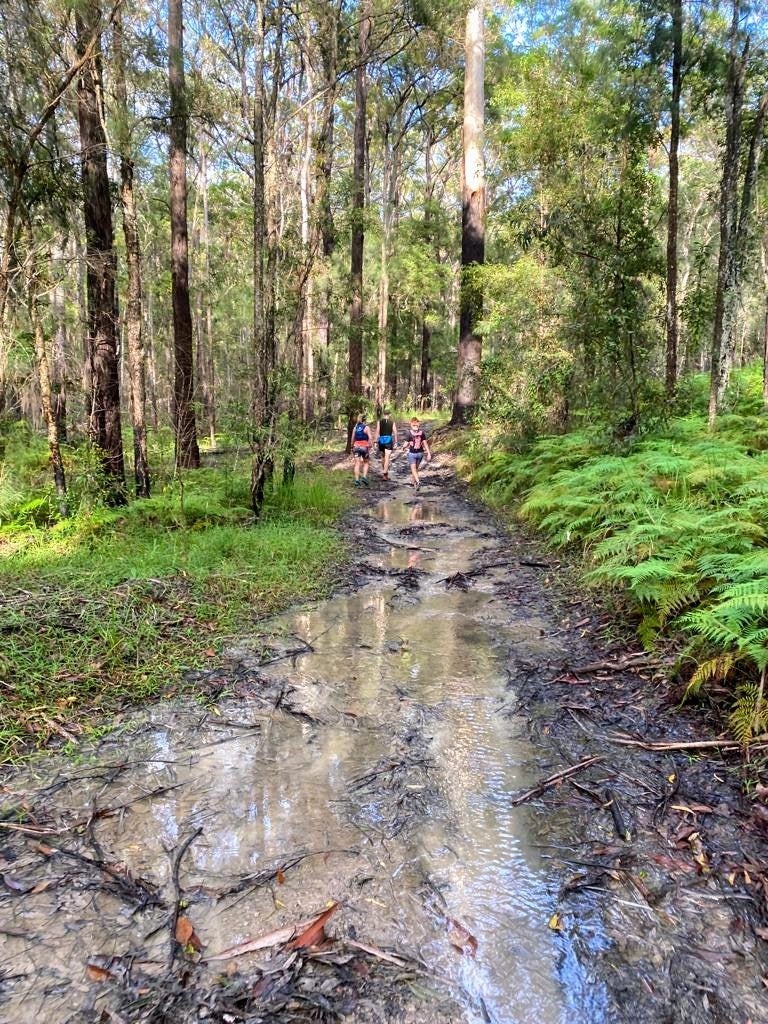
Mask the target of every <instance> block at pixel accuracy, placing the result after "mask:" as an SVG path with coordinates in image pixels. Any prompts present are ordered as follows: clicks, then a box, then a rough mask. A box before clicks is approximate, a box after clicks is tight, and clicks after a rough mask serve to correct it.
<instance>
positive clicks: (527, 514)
mask: <svg viewBox="0 0 768 1024" xmlns="http://www.w3.org/2000/svg"><path fill="white" fill-rule="evenodd" d="M736 385H737V388H738V395H737V397H736V399H735V400H734V403H733V406H732V411H731V412H730V413H729V414H728V415H725V416H723V417H721V419H720V421H719V423H718V425H717V429H716V430H715V431H714V432H713V433H710V432H709V431H708V429H707V423H706V417H705V415H704V413H703V410H702V411H698V409H697V408H696V406H697V402H696V401H693V402H692V405H693V407H694V411H693V412H692V413H691V414H689V415H687V416H681V417H678V418H675V419H672V420H670V421H668V422H667V423H666V424H665V425H664V426H662V427H659V428H658V429H657V430H656V431H654V432H653V433H650V434H648V435H645V436H642V437H639V438H635V439H633V440H632V441H630V442H623V443H622V444H617V443H616V442H615V441H613V440H611V439H610V438H608V437H606V436H605V435H603V434H601V433H600V432H599V431H598V430H585V431H580V432H577V433H571V434H565V435H562V436H557V437H547V438H543V439H540V440H539V441H537V442H535V443H534V444H533V445H531V446H530V447H527V448H525V449H523V450H518V451H505V450H502V449H498V448H497V449H496V450H494V451H488V450H483V449H482V448H479V447H477V446H475V447H474V448H473V447H472V445H470V446H469V447H468V449H467V455H466V460H467V467H468V473H469V476H470V478H471V480H472V482H473V483H474V484H475V485H476V486H477V487H478V488H479V490H480V492H481V494H482V495H483V497H484V498H485V499H486V500H487V501H489V503H491V504H492V505H494V506H495V507H497V508H500V509H502V510H506V511H507V512H509V513H510V514H514V515H516V516H518V517H519V518H520V519H522V520H523V521H525V522H527V523H529V524H531V525H532V526H533V527H535V528H536V529H537V530H538V531H539V532H540V533H541V534H542V535H543V536H544V537H545V538H546V540H547V541H548V542H549V543H550V544H552V545H553V546H556V547H562V548H570V549H572V550H574V551H576V552H578V553H579V554H580V556H581V558H582V559H583V564H584V568H585V579H586V581H587V582H588V583H591V584H593V585H596V586H599V587H600V588H601V589H602V590H605V588H610V589H612V590H614V591H615V592H616V593H619V594H621V595H623V596H624V598H625V599H626V601H627V602H628V603H629V605H630V606H631V609H632V612H633V613H634V614H635V616H636V618H637V624H638V631H639V634H640V636H641V638H642V640H643V641H644V642H645V643H646V645H648V646H649V647H650V646H653V645H654V644H657V643H659V642H662V641H664V640H669V639H672V638H674V639H675V640H677V641H682V649H683V655H682V657H681V662H680V667H681V671H682V672H683V673H684V675H685V677H686V679H687V682H688V694H689V695H695V694H698V693H699V692H700V691H702V690H709V692H710V693H711V694H714V695H715V696H717V697H720V698H723V697H724V698H726V699H727V701H728V703H729V706H730V707H729V714H730V726H731V729H732V731H733V732H734V734H735V735H736V736H737V737H738V738H739V739H740V740H742V741H743V742H745V743H746V742H748V741H749V740H750V739H751V738H752V737H754V736H755V735H758V734H761V733H764V732H766V731H768V692H766V691H767V689H768V688H766V686H765V678H766V666H768V417H766V416H765V415H764V414H763V413H762V411H761V399H760V381H759V378H758V375H757V374H755V373H750V372H747V373H744V374H741V375H740V376H739V377H737V380H736ZM702 386H703V384H702V382H695V384H694V388H695V387H698V388H699V389H700V388H701V387H702ZM694 398H695V395H694Z"/></svg>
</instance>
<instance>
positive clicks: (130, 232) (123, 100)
mask: <svg viewBox="0 0 768 1024" xmlns="http://www.w3.org/2000/svg"><path fill="white" fill-rule="evenodd" d="M113 48H114V69H115V100H116V104H117V110H116V114H117V137H118V148H119V151H120V205H121V206H122V210H123V235H124V237H125V262H126V269H127V274H128V299H127V302H126V305H125V319H126V333H127V336H128V376H129V380H130V384H131V387H130V394H131V425H132V427H133V475H134V481H135V486H136V497H137V498H148V497H149V494H150V475H149V456H148V453H147V424H146V404H147V387H146V361H145V353H144V336H143V324H142V317H143V300H142V283H141V243H140V241H139V225H138V218H137V216H136V196H135V192H134V184H133V181H134V162H133V153H132V146H131V133H130V127H129V119H128V118H129V115H128V90H127V86H126V79H125V41H124V37H123V19H122V14H120V13H119V12H118V14H117V15H116V16H115V22H114V31H113Z"/></svg>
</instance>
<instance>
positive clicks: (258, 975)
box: [0, 468, 768, 1024]
mask: <svg viewBox="0 0 768 1024" xmlns="http://www.w3.org/2000/svg"><path fill="white" fill-rule="evenodd" d="M400 472H401V474H402V475H401V476H400V477H399V480H397V479H396V480H395V481H394V482H393V483H391V484H389V485H388V486H387V485H384V484H381V483H378V482H376V481H374V485H373V487H372V488H371V490H370V492H366V493H365V496H364V500H365V502H366V504H365V507H364V508H363V509H361V510H360V511H359V512H358V513H356V514H355V515H354V516H353V517H352V518H351V520H350V525H349V530H350V532H351V536H352V538H353V542H354V544H355V546H356V548H357V550H358V553H359V562H358V569H357V578H356V583H355V585H354V586H353V587H350V588H349V590H348V592H345V593H340V594H339V595H337V596H336V597H335V598H333V599H331V600H329V601H324V602H322V603H319V604H316V605H313V606H311V607H308V608H304V609H300V610H298V611H293V612H290V613H287V614H284V615H281V616H279V617H277V618H275V619H272V620H270V621H269V622H265V623H263V625H262V628H261V629H260V631H259V634H258V635H255V636H251V637H246V638H243V639H242V640H241V641H239V642H238V643H236V644H233V645H232V646H231V648H230V649H229V650H227V651H226V652H224V656H223V657H222V660H221V663H220V664H219V665H217V666H216V667H215V668H212V669H211V670H210V671H208V672H205V673H197V674H196V676H195V681H196V683H197V685H198V687H199V689H200V693H201V695H202V696H203V698H204V700H201V702H193V701H174V702H168V703H165V704H162V705H157V706H155V707H153V708H151V709H149V710H145V711H143V712H141V713H136V714H131V715H128V716H126V718H125V720H124V721H123V722H122V723H121V725H120V728H119V730H118V731H116V732H115V733H113V734H112V735H110V736H109V737H107V738H106V739H104V740H103V741H102V742H101V743H99V744H98V745H96V746H95V747H93V748H92V749H84V750H83V751H82V752H81V754H80V756H79V758H78V760H77V762H73V761H72V760H71V759H70V760H65V759H63V758H59V757H56V756H53V757H49V758H47V759H46V760H44V761H41V762H39V763H38V764H37V765H36V767H33V768H31V769H27V770H25V771H24V772H21V773H18V774H16V775H13V776H11V777H9V778H7V779H6V782H5V787H4V794H3V812H2V820H0V824H2V826H3V829H2V836H0V844H1V845H0V871H2V881H3V886H2V890H0V899H2V907H3V914H2V923H1V924H0V932H1V933H2V954H0V972H1V973H0V1021H2V1022H6V1021H7V1022H9V1024H10V1022H14V1024H16V1022H18V1024H26V1022H27V1021H33V1020H35V1021H36V1020H38V1019H42V1020H45V1021H51V1022H59V1021H61V1022H64V1021H78V1022H79V1021H82V1022H85V1021H116V1022H117V1021H138V1020H151V1021H169V1022H170V1021H178V1022H184V1021H193V1020H216V1021H230V1020H231V1021H240V1020H247V1021H253V1022H256V1021H262V1020H264V1021H268V1020H269V1021H294V1020H296V1021H304V1020H307V1021H308V1020H336V1019H345V1020H350V1021H394V1020H397V1021H414V1022H416V1021H423V1022H427V1024H429V1022H435V1024H437V1022H443V1021H444V1022H446V1024H447V1022H459V1021H467V1022H476V1021H477V1022H479V1021H483V1022H485V1021H494V1022H498V1024H528V1022H534V1021H535V1022H537V1024H566V1022H569V1024H570V1022H573V1024H600V1022H612V1021H625V1020H626V1021H630V1020H632V1021H637V1020H642V1021H649V1022H650V1021H659V1022H662V1021H670V1022H672V1021H680V1022H682V1021H686V1022H688V1021H690V1022H697V1021H702V1022H704V1021H713V1022H714V1021H716V1022H721V1021H722V1022H725V1021H726V1020H727V1021H743V1022H744V1024H746V1022H747V1021H748V1020H750V1019H751V1020H752V1021H753V1022H754V1024H758V1022H760V1021H763V1020H766V1019H768V1018H766V1015H765V1011H764V1007H763V1003H764V1000H763V997H762V992H764V991H765V989H764V988H763V987H762V975H763V974H764V973H766V972H765V971H764V970H763V969H762V966H761V960H760V956H761V953H762V950H761V948H760V941H759V939H758V938H757V937H756V936H755V933H754V929H753V924H754V922H753V923H752V924H750V923H749V920H748V919H747V918H745V917H744V916H743V915H742V914H741V911H742V910H743V909H744V910H746V909H749V910H751V909H752V908H751V907H750V908H747V906H746V903H747V901H746V900H744V899H742V897H743V896H749V892H748V891H744V890H743V887H742V889H739V888H738V886H732V887H731V888H732V891H731V892H730V893H729V894H725V895H724V893H723V886H724V884H726V883H724V882H723V880H722V878H721V875H720V874H719V873H717V872H715V871H713V870H712V865H711V864H710V863H709V862H708V861H707V860H706V851H703V852H702V851H701V850H700V849H699V848H698V847H697V846H696V843H697V839H696V838H695V837H694V838H693V839H692V836H693V835H694V832H696V828H693V829H690V830H689V831H688V833H687V835H684V836H683V838H682V839H680V836H681V835H682V833H681V832H680V830H679V824H680V819H681V817H682V812H678V811H673V810H672V809H671V807H672V806H673V798H672V785H671V784H667V785H666V788H665V774H664V772H665V771H667V762H668V761H669V759H667V761H665V762H661V767H660V768H658V767H657V766H656V765H654V764H652V763H651V762H642V763H639V766H638V763H637V762H636V761H634V760H633V759H634V758H635V757H636V755H635V753H634V752H628V751H626V750H621V749H618V750H617V748H615V747H610V746H608V745H606V743H605V741H604V740H601V739H600V737H599V736H598V735H597V734H596V733H595V730H594V729H593V723H589V722H588V721H587V720H586V719H585V718H583V719H580V718H579V712H578V711H573V710H570V711H569V714H570V716H571V718H573V717H574V716H575V720H576V722H577V724H578V728H576V726H574V728H573V730H569V729H566V728H563V727H561V724H560V723H561V716H562V711H563V705H564V704H568V703H570V705H571V706H573V705H575V704H578V703H579V702H580V701H581V702H582V705H583V706H586V704H585V702H587V701H588V694H586V695H585V693H584V691H583V689H582V691H581V692H579V690H578V688H577V687H576V686H570V684H567V683H560V684H554V683H552V680H553V679H556V678H558V676H562V675H563V673H564V672H565V673H567V672H568V670H569V668H568V667H569V666H570V665H571V664H572V663H573V661H574V658H578V657H579V655H583V656H587V655H588V654H589V653H590V650H591V649H590V648H589V644H588V641H586V640H585V639H584V632H583V629H582V630H581V631H579V629H577V628H574V627H573V626H572V625H571V623H573V622H574V616H573V615H571V613H570V612H569V611H568V609H567V608H564V606H563V603H562V600H555V599H554V598H553V595H550V594H548V592H547V586H546V584H545V580H546V572H547V569H546V565H545V563H544V562H542V561H540V560H537V558H536V557H535V556H533V555H531V553H530V551H529V550H528V549H527V547H526V545H525V543H524V542H523V541H522V540H520V539H515V538H512V539H510V538H508V537H507V536H506V535H505V534H504V533H503V531H501V530H500V529H499V527H498V526H497V525H496V524H495V523H494V521H493V520H492V519H491V518H490V517H489V516H487V515H486V514H484V513H483V512H482V511H480V510H479V509H478V508H477V507H476V506H474V505H473V504H472V503H471V502H470V501H469V500H468V499H467V497H466V496H465V495H464V494H463V493H462V492H461V491H460V490H458V489H456V488H455V487H454V486H453V485H452V484H451V479H450V474H449V472H448V471H447V470H443V471H442V472H441V471H439V470H437V471H435V470H432V471H430V472H429V473H428V474H426V475H425V476H426V479H425V483H424V485H423V488H422V491H421V492H419V493H414V492H413V491H412V490H411V489H410V488H408V487H406V486H404V480H405V475H404V470H402V468H401V469H400ZM539 558H540V556H539ZM577 625H578V623H577ZM591 653H592V654H594V652H593V651H592V652H591ZM574 678H576V677H574ZM544 683H546V684H547V687H546V688H545V686H544ZM556 686H559V687H560V689H561V690H563V691H564V692H566V693H567V692H568V690H569V687H570V689H571V690H572V691H573V692H575V693H578V697H573V696H572V695H571V696H569V697H568V698H565V697H563V696H560V697H559V700H558V709H557V713H555V711H554V710H553V706H552V704H551V703H548V701H547V699H546V698H547V695H548V694H549V693H550V692H551V693H552V694H553V695H554V693H555V688H556ZM598 688H599V687H598ZM628 703H629V702H628ZM566 710H568V709H566ZM582 714H584V715H585V714H586V713H585V712H582ZM569 721H570V719H569ZM587 755H597V756H600V758H601V760H600V761H599V762H596V763H594V764H592V765H591V766H589V767H587V768H586V769H585V770H584V771H583V772H580V773H578V774H576V775H575V776H574V777H573V778H574V782H576V783H578V784H580V785H581V786H582V789H581V790H579V789H577V788H576V787H575V786H573V785H572V784H571V783H563V784H562V785H560V786H558V787H557V788H556V789H548V790H545V791H544V793H543V795H542V796H541V797H540V798H537V799H536V800H535V801H533V802H524V803H522V804H520V805H515V803H514V799H513V798H514V797H515V795H519V794H521V793H522V792H524V791H525V790H526V789H528V788H529V787H532V786H534V785H535V784H536V783H537V782H539V781H540V780H541V779H543V778H545V777H547V776H549V775H551V774H552V773H555V772H558V771H560V770H563V769H567V768H568V766H569V765H574V764H576V762H577V761H579V760H580V759H581V758H582V757H584V756H587ZM673 770H674V771H677V770H678V769H676V768H674V765H673V767H672V768H671V769H669V771H668V774H669V773H671V772H672V771H673ZM628 779H629V780H630V781H627V780H628ZM608 786H610V787H613V790H612V791H611V792H612V793H613V792H614V791H615V793H614V795H615V797H616V803H617V806H619V805H621V813H622V814H623V815H624V818H625V819H626V824H627V828H628V830H629V832H630V833H631V836H630V839H629V840H627V839H626V838H623V839H619V838H618V836H617V825H616V822H615V820H614V818H613V817H612V815H611V814H610V813H608V810H607V809H606V800H605V796H606V794H605V789H606V787H608ZM633 786H634V788H633ZM564 794H567V795H568V799H563V796H564ZM626 794H630V795H631V797H632V802H631V804H629V805H627V797H626ZM666 796H669V797H670V799H665V798H666ZM595 797H596V799H595ZM686 799H687V800H688V801H689V802H691V801H690V798H689V797H686V794H685V793H684V792H680V791H679V787H678V790H675V792H674V801H679V802H681V803H685V802H686ZM659 801H661V802H662V806H661V808H659V806H658V805H659ZM699 806H703V805H702V804H701V801H699ZM689 810H690V815H692V817H691V818H690V819H688V818H684V819H683V820H684V821H689V820H690V821H692V822H694V823H698V819H697V818H696V815H697V814H700V812H698V811H696V810H695V809H694V808H693V807H691V808H689ZM654 815H655V817H654ZM700 831H701V830H700V829H699V832H700ZM680 842H682V843H684V844H685V845H684V849H682V850H681V848H679V846H677V845H675V844H676V843H677V844H679V843H680ZM660 851H663V852H662V853H660ZM697 854H701V855H702V856H703V857H704V863H702V862H701V857H700V858H699V861H697V860H696V857H697ZM654 856H655V857H656V858H657V859H656V860H654V859H653V858H654ZM659 857H661V860H659ZM664 858H666V859H664ZM681 864H682V865H683V867H681V866H680V865H681ZM334 901H338V903H339V907H338V908H337V910H336V911H335V913H334V914H333V916H332V918H331V919H330V921H329V922H328V924H327V926H326V929H325V930H326V933H327V935H328V936H330V937H331V938H332V939H333V940H334V941H333V942H328V943H326V944H322V942H321V941H320V940H321V939H322V936H321V935H320V938H319V939H318V936H314V937H313V941H312V942H311V943H308V946H309V948H306V949H305V948H292V945H291V943H292V942H293V943H294V944H295V942H296V941H297V940H296V937H297V936H301V935H302V934H303V932H304V926H306V924H307V922H308V921H309V919H311V918H312V916H313V915H316V914H318V913H320V912H321V911H323V910H324V908H326V907H328V906H329V904H331V903H332V902H334ZM296 922H303V925H302V926H297V927H294V928H292V929H291V928H289V929H288V931H287V932H286V933H285V934H282V935H279V936H275V941H274V942H269V941H265V943H264V944H263V948H260V949H258V950H253V951H250V952H247V953H243V954H242V955H231V952H230V951H231V950H232V948H233V947H238V946H239V945H241V944H244V943H248V942H249V941H250V940H253V939H256V938H259V937H261V936H264V935H265V934H266V933H269V932H271V931H273V930H276V929H280V928H282V927H283V926H285V925H294V924H295V923H296ZM177 940H178V941H177ZM235 952H237V950H236V951H235ZM220 954H224V955H223V957H221V958H219V955H220ZM726 1010H727V1014H726Z"/></svg>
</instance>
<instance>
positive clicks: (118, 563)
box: [0, 467, 349, 759]
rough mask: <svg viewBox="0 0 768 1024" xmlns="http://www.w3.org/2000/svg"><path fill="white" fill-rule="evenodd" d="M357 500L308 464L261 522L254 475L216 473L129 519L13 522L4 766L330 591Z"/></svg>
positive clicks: (5, 569)
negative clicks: (342, 526)
mask: <svg viewBox="0 0 768 1024" xmlns="http://www.w3.org/2000/svg"><path fill="white" fill-rule="evenodd" d="M348 494H349V488H348V482H347V481H345V480H340V479H338V478H337V477H333V476H332V475H331V474H328V473H324V472H322V471H317V470H312V469H311V468H309V467H307V468H305V469H302V470H301V471H300V472H299V474H298V475H297V477H296V479H295V481H294V484H293V486H292V487H290V488H287V487H283V486H276V487H275V488H274V490H273V491H272V492H271V493H270V495H269V499H268V502H267V506H266V508H265V510H264V515H263V517H262V519H261V521H260V522H258V523H256V524H254V522H253V517H252V515H251V511H250V508H249V507H248V505H247V497H248V478H247V475H246V474H244V473H239V474H233V473H232V472H231V471H230V470H229V469H227V468H222V469H214V470H211V469H207V470H201V471H200V472H199V473H189V474H187V475H186V479H185V481H184V487H183V491H182V490H181V488H180V487H179V485H178V482H174V481H170V482H169V484H168V485H167V486H166V487H165V488H164V489H163V490H162V491H159V492H158V493H157V495H156V496H154V497H153V498H151V499H149V500H148V501H136V502H132V503H131V504H130V505H128V506H127V507H126V508H123V509H106V508H104V507H102V506H96V507H94V508H92V509H90V510H88V511H81V512H80V513H78V514H77V515H75V516H73V517H71V518H70V519H67V520H62V521H60V522H57V523H54V524H52V525H48V526H40V525H34V524H33V525H30V526H29V527H28V528H27V529H26V530H21V529H20V528H19V525H18V524H15V527H14V529H13V530H12V531H11V532H10V534H8V536H7V540H6V543H5V544H0V600H1V601H2V608H3V610H2V615H1V616H0V628H1V629H2V635H3V644H2V649H1V650H0V687H1V688H2V690H1V693H2V703H1V704H0V758H4V759H8V758H10V757H13V756H15V755H16V754H18V752H19V751H21V750H22V749H24V748H25V746H26V745H27V744H28V742H29V740H30V739H36V740H38V741H42V740H45V739H47V738H48V737H50V736H52V735H55V734H57V733H58V734H59V735H62V733H61V731H60V730H61V729H63V730H65V731H66V730H67V729H71V728H73V726H72V724H71V723H72V722H73V721H74V720H77V721H84V720H87V719H88V718H89V717H91V716H93V715H94V714H96V713H99V712H109V711H110V710H113V709H114V708H115V707H116V706H117V705H118V703H119V702H120V701H122V700H124V699H126V698H128V699H130V700H136V699H143V698H146V697H149V696H154V695H157V694H160V693H163V692H166V691H167V690H168V689H169V688H170V687H178V686H179V685H180V682H181V674H182V672H183V671H184V670H185V669H189V668H193V667H199V666H201V665H204V664H206V663H208V662H210V659H211V658H212V657H215V655H216V653H217V651H218V650H219V649H220V647H221V645H222V643H223V641H224V640H225V638H227V637H232V636H235V635H237V634H238V632H245V631H248V630H249V629H251V628H253V626H254V624H255V623H256V622H257V621H258V620H259V619H260V618H261V617H263V616H264V615H266V614H269V613H271V612H274V611H276V610H278V609H279V608H282V607H285V606H286V605H287V604H289V603H291V602H292V601H294V600H298V599H306V598H312V597H318V596H321V595H323V594H325V593H327V592H328V590H329V589H330V587H331V586H332V584H333V580H334V577H335V571H336V569H337V567H338V565H339V564H340V562H341V560H342V559H343V556H344V549H343V544H342V541H341V538H340V535H339V533H338V531H337V530H336V529H335V527H334V523H335V520H336V519H337V518H338V516H339V514H340V512H341V511H342V510H343V509H344V508H345V507H346V505H347V504H348ZM74 728H76V726H74Z"/></svg>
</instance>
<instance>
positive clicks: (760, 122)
mask: <svg viewBox="0 0 768 1024" xmlns="http://www.w3.org/2000/svg"><path fill="white" fill-rule="evenodd" d="M745 57H746V46H745ZM766 117H768V89H767V90H766V91H765V92H764V93H763V95H762V97H761V98H760V101H759V103H758V106H757V110H756V111H755V118H754V122H753V126H752V132H751V135H750V139H749V148H748V151H747V158H746V166H745V170H744V182H743V185H742V192H741V201H740V202H738V200H735V201H734V209H733V218H734V224H733V225H732V230H731V233H730V242H729V248H730V252H729V253H728V256H727V262H726V270H727V274H726V276H725V287H724V290H723V295H722V300H721V306H722V324H721V338H720V351H719V359H718V361H717V363H715V362H714V360H713V366H712V388H711V391H710V409H709V413H710V417H709V422H710V426H712V425H713V423H714V419H715V416H716V415H717V412H718V411H719V409H720V405H721V403H722V400H723V397H724V395H725V390H726V388H727V386H728V380H729V377H730V372H731V368H732V366H733V358H734V354H735V352H736V341H737V336H738V334H739V326H740V325H739V312H740V311H741V309H742V307H743V286H744V265H745V262H746V258H747V254H748V252H749V250H750V248H751V245H750V233H751V229H752V219H753V212H754V206H755V196H756V192H757V179H758V172H759V170H760V160H761V157H762V152H763V143H764V132H765V122H766ZM737 161H738V154H737ZM719 284H720V281H719V277H718V287H719ZM717 308H718V307H717V305H716V306H715V314H716V316H717ZM716 325H717V321H716ZM713 406H714V408H713Z"/></svg>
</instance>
